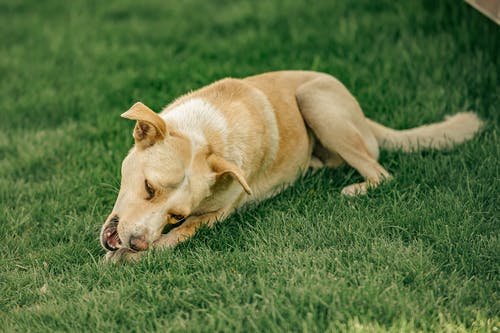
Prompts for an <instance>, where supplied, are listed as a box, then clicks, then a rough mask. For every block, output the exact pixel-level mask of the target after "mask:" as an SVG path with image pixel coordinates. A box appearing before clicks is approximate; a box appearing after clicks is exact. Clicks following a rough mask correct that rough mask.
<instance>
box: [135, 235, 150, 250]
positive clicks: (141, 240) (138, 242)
mask: <svg viewBox="0 0 500 333" xmlns="http://www.w3.org/2000/svg"><path fill="white" fill-rule="evenodd" d="M148 247H149V244H148V242H147V241H146V237H145V236H144V235H143V236H131V237H130V248H131V249H132V250H136V251H146V250H147V249H148Z"/></svg>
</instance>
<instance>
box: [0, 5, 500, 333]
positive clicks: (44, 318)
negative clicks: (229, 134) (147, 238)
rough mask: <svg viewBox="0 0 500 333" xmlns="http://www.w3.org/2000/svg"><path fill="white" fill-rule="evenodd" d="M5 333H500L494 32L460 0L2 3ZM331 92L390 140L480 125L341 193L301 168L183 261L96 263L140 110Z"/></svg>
mask: <svg viewBox="0 0 500 333" xmlns="http://www.w3.org/2000/svg"><path fill="white" fill-rule="evenodd" d="M0 21H1V22H2V24H1V27H0V41H1V44H2V47H1V48H0V74H1V77H2V79H1V80H0V212H1V214H0V253H1V254H2V255H1V257H0V331H2V332H10V331H26V332H27V331H36V332H42V331H54V330H57V331H101V332H104V331H119V330H123V329H126V330H129V331H155V330H156V331H174V332H179V331H186V332H215V331H217V332H222V331H226V332H235V331H240V332H252V331H253V332H287V331H300V332H324V331H332V332H333V331H352V332H385V331H392V332H411V331H429V332H438V331H449V332H460V331H478V332H488V331H498V330H499V329H500V325H499V320H500V319H499V318H500V295H499V293H500V281H499V274H500V240H499V234H500V233H499V231H500V225H499V213H498V207H499V202H498V198H499V192H500V191H499V185H500V184H499V181H500V177H499V174H500V173H499V161H498V157H499V156H500V151H499V150H500V140H499V137H498V128H499V112H498V111H499V110H498V107H499V105H500V103H499V102H500V84H499V74H500V70H499V57H498V54H500V30H499V28H498V26H496V25H495V24H494V23H493V22H491V21H489V20H488V19H487V18H486V17H484V16H482V15H481V14H480V13H478V12H477V11H476V10H474V9H473V8H472V7H470V6H468V5H467V4H466V3H465V2H462V1H456V0H446V1H444V0H443V1H430V0H428V1H390V0H384V1H372V0H360V1H355V2H353V1H348V0H344V1H331V0H325V1H314V2H306V1H300V0H287V1H260V0H259V1H241V0H236V1H201V0H186V1H161V0H146V1H141V2H137V1H131V0H129V1H119V2H116V1H97V0H94V1H84V0H81V1H80V0H75V1H71V2H63V1H56V0H53V1H19V0H3V1H2V2H1V3H0ZM278 69H312V70H319V71H325V72H328V73H331V74H333V75H334V76H336V77H338V78H339V79H340V80H341V81H343V82H344V83H345V85H346V86H347V87H348V88H349V89H350V90H351V91H352V92H353V94H354V95H355V96H356V97H357V98H358V100H359V102H360V104H361V106H362V107H363V109H364V111H365V113H366V114H367V115H368V116H369V117H370V118H372V119H374V120H376V121H380V122H382V123H384V124H386V125H388V126H391V127H395V128H406V127H411V126H417V125H421V124H424V123H428V122H432V121H438V120H440V119H442V118H443V117H444V116H445V115H447V114H453V113H455V112H458V111H464V110H476V111H477V112H478V113H479V115H480V116H481V118H482V119H483V120H485V121H486V123H487V125H486V127H485V130H484V131H483V132H482V133H481V134H480V135H478V136H477V137H475V138H474V139H473V140H472V141H470V142H468V143H466V144H464V145H461V146H458V147H456V148H455V149H453V150H450V151H445V152H438V151H427V152H421V153H412V154H403V153H387V152H386V153H383V154H382V156H381V163H382V164H383V165H384V166H385V167H386V168H387V169H388V170H389V172H391V174H393V176H394V179H393V180H392V182H390V183H387V184H385V185H383V186H381V187H379V188H377V189H375V190H373V191H370V193H369V194H368V195H366V196H363V197H359V198H344V197H342V196H341V195H340V190H341V188H342V187H343V186H345V185H347V184H350V183H353V182H355V181H357V180H359V175H357V174H356V173H355V172H354V171H352V170H350V169H349V168H341V169H339V170H321V171H319V172H316V173H309V174H307V175H306V176H305V177H304V178H303V179H301V180H300V181H298V183H297V184H296V185H294V186H293V187H291V188H290V189H288V190H286V191H285V192H284V193H282V194H281V195H279V196H277V197H275V198H273V199H270V200H267V201H265V202H263V203H261V204H259V205H254V206H250V207H248V208H247V209H246V210H245V211H241V212H239V213H237V214H235V215H233V216H232V217H231V218H229V219H228V220H227V221H225V222H224V223H221V224H218V225H217V226H216V227H215V228H213V229H210V230H209V229H204V230H201V232H200V233H199V234H197V235H196V236H195V237H194V238H193V239H192V240H191V241H189V242H187V243H186V244H184V245H182V246H180V247H178V248H177V249H175V250H173V251H169V252H165V253H161V254H155V253H153V254H150V255H148V256H147V257H145V258H144V260H142V261H141V262H139V263H137V264H134V265H128V266H110V265H103V264H102V263H101V259H102V257H103V255H104V250H103V249H102V248H101V246H100V245H99V241H98V235H99V230H100V227H101V225H102V223H103V222H104V219H105V218H106V216H107V214H108V213H109V212H110V211H111V209H112V205H113V203H114V200H115V197H116V193H117V189H118V187H119V177H120V175H119V172H120V162H121V160H122V159H123V157H124V156H125V154H126V152H127V150H128V149H129V148H130V147H131V145H132V143H133V140H132V136H131V131H132V127H133V124H132V123H131V122H129V121H126V120H124V119H121V118H120V117H119V115H120V113H122V112H124V111H125V110H127V109H128V107H130V106H131V105H132V104H133V103H134V102H135V101H137V100H141V101H143V102H144V103H146V104H148V105H149V106H150V107H151V108H153V109H155V110H160V109H161V108H162V107H163V106H165V104H167V103H168V102H169V101H171V100H172V99H173V98H175V97H176V96H178V95H180V94H182V93H185V92H187V91H189V90H191V89H195V88H197V87H201V86H203V85H205V84H208V83H210V82H212V81H214V80H216V79H219V78H222V77H226V76H233V77H244V76H246V75H251V74H255V73H260V72H264V71H270V70H278Z"/></svg>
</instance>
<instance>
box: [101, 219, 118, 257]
mask: <svg viewBox="0 0 500 333" xmlns="http://www.w3.org/2000/svg"><path fill="white" fill-rule="evenodd" d="M118 222H119V220H118V217H117V216H115V217H113V218H111V220H109V223H108V225H107V226H106V227H105V228H104V230H103V231H102V234H101V244H102V245H103V246H104V247H105V248H106V249H107V250H109V251H116V250H118V249H119V248H120V247H121V245H122V242H121V240H120V236H118V230H117V228H118Z"/></svg>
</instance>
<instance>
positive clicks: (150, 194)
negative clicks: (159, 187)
mask: <svg viewBox="0 0 500 333" xmlns="http://www.w3.org/2000/svg"><path fill="white" fill-rule="evenodd" d="M144 188H145V189H146V192H147V193H148V198H147V200H151V199H153V197H154V196H155V189H154V188H153V187H152V186H151V184H149V182H148V181H147V180H145V181H144Z"/></svg>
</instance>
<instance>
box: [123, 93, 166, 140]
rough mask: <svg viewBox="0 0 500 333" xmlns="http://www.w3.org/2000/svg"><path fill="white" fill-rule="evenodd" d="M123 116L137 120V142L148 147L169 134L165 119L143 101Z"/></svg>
mask: <svg viewBox="0 0 500 333" xmlns="http://www.w3.org/2000/svg"><path fill="white" fill-rule="evenodd" d="M121 116H122V117H123V118H127V119H132V120H137V123H136V124H135V128H134V139H135V143H136V144H137V145H138V146H140V147H141V148H147V147H149V146H152V145H154V144H155V143H156V142H158V141H161V140H163V139H164V138H165V137H166V135H167V126H166V125H165V121H164V120H163V119H161V117H160V116H159V115H158V114H156V113H155V112H154V111H153V110H151V109H150V108H148V107H147V106H146V105H144V104H142V103H141V102H137V103H135V104H134V105H132V107H131V108H130V110H128V111H127V112H125V113H123V114H122V115H121Z"/></svg>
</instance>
